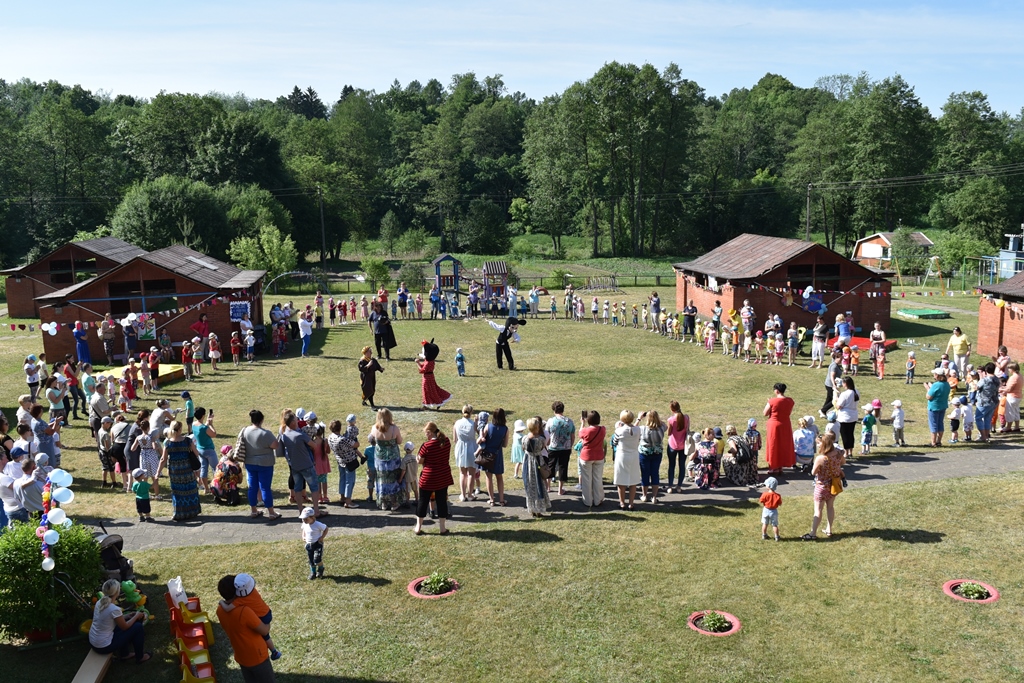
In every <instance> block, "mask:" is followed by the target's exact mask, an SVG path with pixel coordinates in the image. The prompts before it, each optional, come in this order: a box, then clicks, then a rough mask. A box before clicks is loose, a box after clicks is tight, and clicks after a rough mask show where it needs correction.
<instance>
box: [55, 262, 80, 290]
mask: <svg viewBox="0 0 1024 683" xmlns="http://www.w3.org/2000/svg"><path fill="white" fill-rule="evenodd" d="M74 281H75V273H74V271H73V270H72V268H71V259H54V260H52V261H50V282H51V283H52V284H55V285H70V284H73V283H74Z"/></svg>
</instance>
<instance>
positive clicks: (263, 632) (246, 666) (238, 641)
mask: <svg viewBox="0 0 1024 683" xmlns="http://www.w3.org/2000/svg"><path fill="white" fill-rule="evenodd" d="M217 592H218V593H220V597H221V598H222V604H218V605H217V621H219V622H220V627H221V628H222V629H224V633H225V634H227V637H228V640H230V641H231V649H232V650H233V651H234V655H235V661H236V662H238V667H239V668H240V669H241V670H242V680H243V681H245V683H274V681H275V680H276V679H275V678H274V667H273V665H272V664H271V663H270V649H269V648H268V647H267V640H268V637H269V635H270V623H269V619H268V620H267V622H266V623H264V622H263V621H262V620H261V619H260V618H259V617H257V616H256V612H254V611H253V610H252V608H251V607H249V606H248V605H241V606H234V608H233V609H232V603H233V602H234V601H235V599H236V598H237V597H238V593H237V591H236V589H235V576H234V575H233V574H229V575H227V576H224V577H221V580H220V581H218V582H217ZM268 614H269V613H268Z"/></svg>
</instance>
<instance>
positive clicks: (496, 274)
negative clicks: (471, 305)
mask: <svg viewBox="0 0 1024 683" xmlns="http://www.w3.org/2000/svg"><path fill="white" fill-rule="evenodd" d="M483 272H484V298H485V299H489V298H491V294H497V295H498V298H499V299H503V298H504V297H505V294H506V293H507V290H508V264H507V263H505V262H504V261H484V267H483Z"/></svg>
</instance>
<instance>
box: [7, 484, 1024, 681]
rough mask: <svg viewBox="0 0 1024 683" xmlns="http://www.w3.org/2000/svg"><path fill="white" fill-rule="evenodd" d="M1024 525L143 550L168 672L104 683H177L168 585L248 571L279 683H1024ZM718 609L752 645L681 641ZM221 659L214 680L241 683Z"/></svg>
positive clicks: (209, 591)
mask: <svg viewBox="0 0 1024 683" xmlns="http://www.w3.org/2000/svg"><path fill="white" fill-rule="evenodd" d="M1022 504H1024V475H1020V474H1016V475H1011V476H1008V477H1001V478H999V479H994V478H985V479H970V480H957V481H950V482H934V483H924V484H907V485H899V486H892V487H883V488H873V489H870V490H866V489H862V490H850V491H849V492H847V493H845V494H843V495H842V496H840V498H839V500H838V502H837V510H838V517H837V522H836V527H835V530H836V536H835V537H833V539H832V540H830V541H819V542H816V543H808V542H801V541H799V540H794V539H795V538H796V537H797V536H798V535H799V534H800V533H803V532H804V531H806V529H807V526H808V524H809V520H810V515H811V509H810V508H811V506H810V501H809V500H808V499H806V498H792V499H787V500H786V501H785V502H784V504H783V506H782V508H781V510H780V511H781V524H782V532H783V536H784V542H782V543H775V542H773V541H762V540H760V534H759V525H760V521H759V520H760V513H759V510H758V508H757V507H756V506H755V505H753V504H746V505H723V506H718V507H690V508H674V509H663V510H662V511H659V512H650V513H647V512H643V513H636V514H635V515H629V516H626V515H622V514H619V513H609V514H605V515H599V516H588V517H585V518H583V517H577V518H572V517H560V518H558V519H547V520H540V521H522V522H520V521H516V522H509V523H499V524H491V525H479V526H464V527H460V528H459V530H458V532H457V533H455V534H453V535H452V536H449V537H448V538H439V537H437V536H436V535H428V536H424V537H415V536H413V535H412V533H411V532H410V531H401V532H394V533H387V534H379V535H360V536H337V537H333V538H329V539H328V541H327V543H326V546H327V549H326V555H325V560H326V564H327V569H328V575H329V578H328V580H325V581H317V582H309V581H307V580H306V578H305V570H304V566H303V565H304V559H305V555H304V553H303V551H302V547H301V545H300V541H299V540H298V530H297V529H296V540H295V542H278V543H265V544H247V545H241V546H230V547H228V546H220V547H198V548H181V549H175V550H162V551H151V552H144V553H140V552H135V553H133V552H131V551H130V550H129V552H128V554H129V556H131V557H133V559H134V560H135V563H136V568H137V570H138V572H139V574H140V581H141V584H142V585H143V587H144V589H146V590H147V591H148V592H149V593H150V595H151V596H152V597H153V598H154V599H155V602H156V604H157V608H156V614H158V615H159V620H158V621H157V622H155V623H153V624H152V625H151V626H150V627H149V631H148V634H149V635H148V647H150V648H152V649H154V650H155V651H156V654H157V661H155V662H154V663H152V664H149V665H146V666H145V667H142V668H136V667H135V665H133V664H115V665H114V666H115V669H114V670H113V671H112V672H111V673H110V674H109V675H108V680H117V681H124V682H126V683H133V682H140V683H141V682H145V683H161V682H165V681H166V682H168V683H170V682H171V681H176V680H179V676H177V675H176V673H175V671H174V665H173V662H172V658H173V651H172V649H171V645H170V641H169V637H168V634H167V630H166V610H165V609H163V607H162V601H161V600H160V598H161V593H162V591H163V590H164V589H163V585H164V583H165V582H166V581H167V580H168V579H169V578H173V577H175V576H178V575H181V576H182V579H183V580H184V582H185V585H186V586H187V587H188V588H189V590H190V591H192V592H195V593H197V594H199V595H200V597H201V598H202V600H203V604H204V606H206V607H208V608H209V609H211V610H212V609H214V608H215V605H216V582H217V580H218V579H219V577H220V576H221V575H223V574H225V573H235V572H238V571H243V570H245V571H249V572H252V573H253V574H254V575H255V576H256V580H257V585H258V586H259V587H260V589H261V592H262V594H263V596H264V598H265V599H266V600H267V602H268V604H269V605H270V606H271V608H272V609H273V610H274V622H273V628H272V634H273V636H274V638H275V640H276V642H277V644H278V646H279V647H280V648H281V649H282V651H283V652H284V653H285V656H284V658H283V659H281V660H280V661H279V662H277V663H276V664H275V669H276V670H277V672H278V680H282V681H286V682H290V683H291V682H295V683H297V682H298V681H330V682H332V683H333V682H337V683H340V682H341V681H347V680H357V681H415V680H424V679H429V680H444V681H477V680H508V679H509V678H510V677H511V676H514V678H515V680H523V681H547V680H565V681H622V680H638V681H689V680H707V681H821V680H850V681H1007V680H1020V679H1021V677H1022V676H1024V643H1022V640H1021V636H1020V630H1019V621H1020V609H1021V603H1020V599H1019V591H1020V590H1021V588H1022V587H1024V581H1022V579H1021V575H1020V572H1019V567H1018V562H1017V561H1016V558H1017V557H1019V553H1020V552H1021V550H1022V547H1021V546H1022V540H1021V536H1020V532H1019V528H1018V526H1019V525H1018V524H1017V520H1018V517H1019V515H1018V511H1019V509H1020V506H1021V505H1022ZM431 531H433V529H431ZM212 532H213V530H212V529H211V533H212ZM437 568H442V569H447V570H449V571H451V572H452V574H453V575H454V576H455V577H456V578H457V579H458V580H459V582H460V583H461V584H462V586H463V588H462V590H461V591H460V592H459V593H458V594H456V595H455V596H453V597H449V598H445V599H443V600H439V601H426V600H416V599H414V598H412V597H411V596H409V595H408V594H407V592H406V584H407V583H408V582H409V581H411V580H412V579H414V578H416V577H419V576H423V575H425V574H427V573H429V572H430V571H431V570H433V569H437ZM952 578H972V579H977V580H980V581H985V582H986V583H989V584H992V585H995V586H996V587H998V588H999V589H1000V591H1001V592H1002V594H1003V597H1002V599H1001V600H1000V601H999V602H997V603H995V604H993V605H984V606H983V605H968V604H964V603H959V602H955V601H953V600H951V599H949V598H948V597H946V596H944V595H943V594H942V590H941V586H942V583H943V582H944V581H946V580H949V579H952ZM711 608H714V609H720V610H724V611H728V612H730V613H732V614H735V615H736V616H738V617H739V618H740V619H741V620H742V621H743V629H742V631H741V632H740V633H738V634H736V635H734V636H731V637H729V638H709V637H707V636H702V635H699V634H696V633H694V632H693V631H691V630H690V629H689V628H687V626H686V617H687V616H688V615H689V614H690V613H691V612H694V611H697V610H701V609H711ZM218 637H219V640H218V642H217V644H216V645H215V647H214V649H213V656H214V659H215V660H216V661H217V663H218V680H221V681H225V682H232V681H239V680H241V677H240V675H239V672H238V671H237V668H236V667H235V665H234V663H233V662H229V659H230V654H229V649H228V648H227V645H226V638H224V637H223V634H222V633H220V632H219V631H218ZM84 652H85V646H84V645H83V644H76V645H68V646H64V647H62V648H60V649H58V650H53V651H46V650H44V651H37V652H34V653H15V652H13V651H12V650H10V649H8V648H0V659H2V660H3V661H4V662H5V663H6V667H5V672H6V674H7V676H5V679H6V680H12V681H30V680H34V677H35V676H36V675H38V671H39V667H40V661H41V659H42V658H47V660H46V661H47V676H48V677H49V678H50V680H55V681H56V680H61V681H66V680H70V679H71V677H72V674H73V672H74V670H75V668H76V667H77V665H78V663H79V662H80V661H81V658H82V656H83V655H84ZM8 676H9V677H8Z"/></svg>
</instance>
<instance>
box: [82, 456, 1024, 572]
mask: <svg viewBox="0 0 1024 683" xmlns="http://www.w3.org/2000/svg"><path fill="white" fill-rule="evenodd" d="M845 469H846V477H847V482H848V484H849V486H850V488H854V489H856V488H862V487H870V486H882V485H886V484H900V483H907V482H916V481H935V480H941V479H952V478H956V477H968V476H981V475H993V474H1005V473H1007V472H1017V471H1024V448H1020V447H1018V446H1017V445H1015V444H1011V443H999V442H996V443H994V444H992V445H991V446H988V447H976V448H963V449H959V450H954V451H932V450H930V449H926V450H920V449H917V448H907V450H906V451H904V452H901V453H900V454H899V455H898V456H895V457H891V458H869V459H865V460H862V461H857V460H855V461H854V462H853V463H851V464H848V465H847V467H846V468H845ZM723 481H724V480H723ZM762 490H763V489H755V488H748V487H742V488H741V487H735V486H723V487H722V488H720V489H717V490H714V491H701V490H699V489H697V488H695V487H694V486H693V484H688V487H687V488H686V489H684V491H683V492H682V493H675V494H668V495H665V496H663V497H662V498H660V501H661V502H659V503H658V504H656V505H655V504H650V503H647V504H644V503H638V504H637V505H636V507H637V510H638V511H641V512H645V511H646V512H650V511H655V510H661V511H666V510H670V509H673V508H675V509H677V510H681V511H685V510H686V509H688V508H692V507H694V506H728V505H730V504H733V503H737V502H744V501H750V500H753V501H756V500H757V498H758V497H759V496H760V494H761V491H762ZM812 491H813V483H812V481H811V479H810V477H808V476H806V475H794V476H792V477H789V476H785V477H782V478H781V482H780V486H779V493H781V494H782V495H783V496H784V497H786V496H808V495H810V494H811V493H812ZM364 493H365V491H359V494H360V495H362V494H364ZM605 495H606V496H607V498H606V500H605V503H604V505H603V506H601V507H600V508H597V509H595V510H590V509H588V508H586V507H584V506H583V504H582V501H581V499H580V494H579V493H578V492H576V491H570V492H567V494H566V495H565V496H558V495H557V494H552V496H551V499H552V507H553V509H552V516H553V517H556V518H559V517H562V518H564V517H570V516H572V515H591V514H608V513H615V514H622V513H621V512H620V511H619V508H618V501H617V497H616V493H615V491H614V489H613V487H611V486H606V488H605ZM282 499H284V498H282ZM480 499H481V500H480V501H477V502H472V503H460V502H459V501H458V495H457V494H456V495H455V501H454V502H452V503H451V512H452V516H453V518H452V520H451V521H450V525H451V526H452V528H454V529H456V530H457V529H458V528H459V527H460V526H465V525H467V524H480V523H501V522H511V521H518V520H520V519H528V518H529V517H530V515H529V513H527V511H526V508H525V501H524V499H523V495H522V492H521V491H516V492H514V493H513V494H510V495H508V496H506V502H507V503H508V506H507V507H494V508H491V507H488V506H487V502H486V500H487V496H486V493H485V494H484V495H483V496H481V497H480ZM358 502H359V503H360V505H361V507H360V508H359V509H355V510H346V509H344V508H341V507H340V506H338V505H337V504H331V505H330V506H328V509H329V511H330V515H329V516H327V517H325V518H323V520H322V521H323V522H325V523H326V524H327V525H328V526H329V527H331V530H332V531H333V532H334V533H335V534H338V533H345V534H358V533H379V532H382V531H398V530H406V531H408V530H410V529H411V527H412V525H413V519H414V518H413V515H412V510H411V509H405V510H402V511H400V512H382V511H380V510H377V509H376V507H374V506H372V505H371V504H370V503H368V502H366V501H365V500H360V501H358ZM278 511H279V512H280V513H281V514H282V515H283V516H282V517H281V519H279V520H276V521H267V520H265V519H264V518H260V519H250V518H249V514H248V513H249V508H248V506H245V507H240V508H229V507H220V506H217V505H215V504H213V503H208V502H207V501H206V500H204V501H203V512H204V514H203V515H202V516H201V517H200V518H199V519H196V520H192V521H189V522H185V523H176V522H172V521H170V520H168V519H158V520H157V521H156V522H147V523H139V522H138V521H136V520H135V519H117V520H111V521H106V520H104V521H103V525H104V527H106V529H107V531H108V532H110V533H116V534H120V535H121V536H122V537H124V542H125V548H126V549H127V551H129V552H130V551H136V550H150V549H155V548H176V547H182V546H194V545H219V544H230V543H250V542H259V541H279V540H295V539H297V538H298V537H299V528H298V524H299V522H298V518H297V515H298V508H297V507H296V506H294V505H291V506H288V507H279V508H278ZM627 514H628V513H627ZM82 521H83V522H85V523H90V522H89V520H82ZM93 523H94V524H95V523H96V522H95V521H93ZM435 524H436V522H431V521H430V520H427V525H428V527H427V530H428V532H436V527H434V525H435ZM472 533H475V534H479V535H484V536H500V535H501V534H502V533H505V532H504V531H503V530H502V529H501V527H500V526H498V527H492V528H491V529H486V530H480V531H474V532H472Z"/></svg>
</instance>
